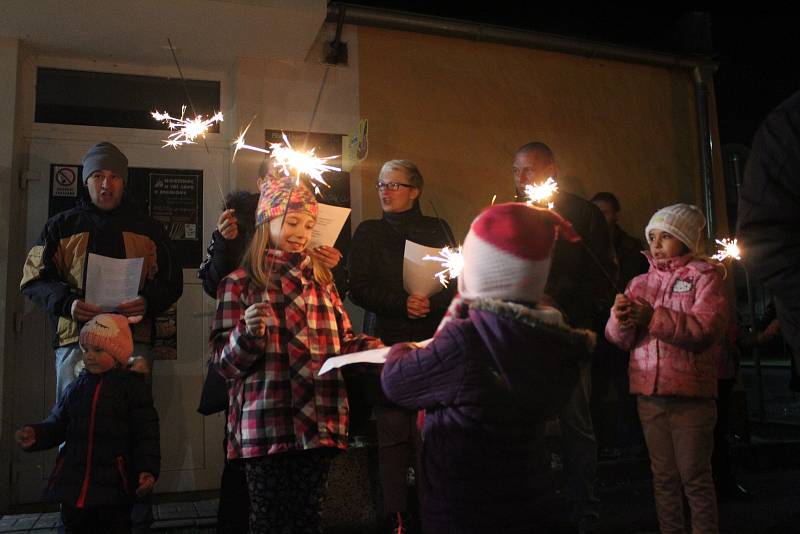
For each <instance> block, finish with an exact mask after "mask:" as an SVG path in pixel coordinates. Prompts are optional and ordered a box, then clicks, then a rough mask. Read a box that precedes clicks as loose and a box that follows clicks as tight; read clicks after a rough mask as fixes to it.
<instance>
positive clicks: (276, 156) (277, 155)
mask: <svg viewBox="0 0 800 534" xmlns="http://www.w3.org/2000/svg"><path fill="white" fill-rule="evenodd" d="M247 128H250V125H248V126H247ZM247 128H245V129H244V131H243V132H242V133H241V134H240V135H239V137H237V138H236V141H234V142H233V146H234V150H233V157H236V154H237V153H238V152H239V150H252V151H254V152H261V153H263V154H269V155H270V159H272V162H273V166H274V167H275V168H276V169H280V170H281V172H283V174H284V175H286V176H292V175H295V176H297V184H298V185H300V176H302V175H306V176H308V177H309V178H310V179H311V181H312V183H314V189H315V191H316V192H319V187H318V186H317V183H320V184H323V185H325V186H328V187H330V186H329V185H328V183H327V182H326V181H325V179H324V178H323V177H322V173H325V172H328V171H340V170H341V169H340V168H339V167H334V166H333V165H328V163H327V162H328V161H330V160H332V159H336V158H337V157H338V156H328V157H325V158H321V157H319V156H317V155H315V154H314V150H315V149H313V148H312V149H311V150H308V151H306V152H303V151H301V150H295V149H294V148H292V144H291V143H290V142H289V138H288V137H286V134H283V141H284V142H283V143H270V144H269V149H265V148H260V147H257V146H253V145H248V144H247V143H245V142H244V136H245V134H246V133H247Z"/></svg>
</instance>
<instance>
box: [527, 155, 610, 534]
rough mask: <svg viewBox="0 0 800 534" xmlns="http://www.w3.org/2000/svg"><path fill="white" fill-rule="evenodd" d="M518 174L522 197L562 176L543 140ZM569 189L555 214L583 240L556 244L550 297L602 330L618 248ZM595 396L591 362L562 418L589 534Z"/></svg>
mask: <svg viewBox="0 0 800 534" xmlns="http://www.w3.org/2000/svg"><path fill="white" fill-rule="evenodd" d="M512 171H513V174H514V185H515V186H516V189H517V195H518V197H520V198H522V199H524V198H525V195H524V191H525V186H526V185H528V184H538V183H543V182H545V181H546V180H547V179H548V178H553V179H557V178H558V169H557V167H556V162H555V156H554V154H553V151H552V150H550V147H548V146H547V145H546V144H544V143H540V142H532V143H528V144H526V145H523V146H522V147H520V148H519V150H517V152H516V154H515V156H514V165H513V167H512ZM564 185H565V184H561V187H560V190H559V191H558V193H557V194H556V197H555V201H554V204H555V205H554V207H553V210H554V211H555V212H557V213H558V214H559V215H561V216H562V217H564V218H565V219H567V220H568V221H570V222H571V223H572V225H573V226H574V228H575V230H576V231H577V232H578V234H579V235H580V236H581V238H582V241H583V242H582V243H570V242H566V241H558V242H556V245H555V249H554V251H553V263H552V267H551V268H550V275H549V277H548V279H547V285H546V287H545V293H546V294H547V295H548V296H549V297H550V298H552V299H553V300H554V301H555V304H556V305H557V306H558V307H559V308H560V309H561V310H562V311H563V312H564V315H565V319H566V321H567V323H568V324H569V325H570V326H572V327H573V328H588V329H591V330H594V331H595V332H600V331H602V329H603V327H604V324H605V322H606V320H607V319H608V314H609V311H608V310H609V308H610V306H611V303H612V300H613V297H614V288H613V287H612V285H611V283H610V282H609V281H608V279H607V276H606V274H604V272H603V271H604V270H605V272H606V273H607V274H608V275H609V276H615V274H616V269H617V268H616V261H615V259H614V250H613V249H612V247H611V240H610V236H609V232H608V227H607V226H606V222H605V219H604V218H603V214H602V213H601V212H600V210H599V209H598V208H597V206H595V205H594V204H592V203H591V202H589V201H587V200H584V199H582V198H581V197H579V196H577V195H575V194H572V193H571V192H569V191H566V190H564V189H565V188H564ZM590 394H591V363H590V362H589V363H586V364H584V365H582V366H581V370H580V378H579V379H578V384H577V386H576V387H575V389H574V390H573V393H572V397H571V398H570V400H569V401H568V402H567V404H566V405H565V406H564V408H563V409H562V410H561V412H560V414H559V422H560V424H561V433H562V437H563V439H562V445H563V452H564V470H565V475H566V476H565V478H566V494H567V499H568V501H569V505H570V515H571V520H572V521H573V522H574V523H575V524H576V526H578V527H579V529H581V530H584V531H590V530H592V529H593V528H594V526H595V525H596V524H597V522H598V519H599V508H600V506H599V501H598V500H597V498H596V497H595V495H594V479H595V473H596V471H597V441H596V439H595V435H594V428H593V426H592V417H591V413H590V409H589V404H590Z"/></svg>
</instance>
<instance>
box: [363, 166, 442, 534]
mask: <svg viewBox="0 0 800 534" xmlns="http://www.w3.org/2000/svg"><path fill="white" fill-rule="evenodd" d="M375 186H376V188H377V190H378V197H379V199H380V201H381V208H383V218H382V219H378V220H368V221H363V222H362V223H361V224H360V225H359V226H358V228H357V229H356V231H355V234H354V235H353V241H352V243H351V249H350V257H349V264H348V267H349V275H350V298H352V300H353V301H354V302H355V303H356V304H358V305H359V306H361V307H363V308H364V310H365V311H366V316H365V320H364V323H365V331H366V333H368V334H370V335H374V336H377V337H380V338H381V341H383V343H384V344H386V345H392V344H394V343H397V342H400V341H421V340H423V339H427V338H429V337H431V336H432V335H433V333H434V332H435V331H436V327H437V326H438V324H439V322H440V321H441V319H442V317H443V316H444V313H445V311H446V310H447V306H448V305H449V304H450V301H451V300H452V298H453V296H454V295H455V287H454V284H450V287H448V288H447V289H444V290H442V291H440V292H438V293H436V294H434V295H431V296H430V297H427V296H424V295H409V294H408V293H407V292H406V291H405V289H404V288H403V256H404V251H405V242H406V240H408V241H413V242H414V243H418V244H420V245H425V246H428V247H436V248H441V247H443V246H445V245H451V246H452V245H453V244H454V239H453V235H452V232H451V231H450V227H449V226H448V225H447V223H446V222H445V221H444V220H442V219H436V218H434V217H426V216H424V215H422V211H421V210H420V207H419V198H420V195H421V194H422V187H423V178H422V174H420V172H419V169H418V168H417V166H416V165H414V164H413V163H412V162H410V161H406V160H391V161H387V162H386V163H384V165H383V167H382V169H381V172H380V175H379V177H378V182H377V183H376V184H375ZM376 386H377V384H376ZM378 387H379V386H378ZM376 410H377V419H378V422H377V426H378V446H379V453H378V455H379V463H380V473H381V484H382V487H383V496H384V510H385V512H386V513H387V514H389V515H390V516H391V519H392V520H393V521H395V522H396V523H398V525H397V526H399V527H401V528H402V525H403V521H404V515H405V513H406V512H407V502H406V496H407V493H408V491H407V485H406V478H407V473H408V459H409V457H410V456H411V455H412V453H413V455H414V456H416V457H417V460H419V447H420V442H419V432H418V431H417V429H416V426H415V420H416V412H413V411H410V410H406V409H403V408H400V407H398V406H394V405H390V404H389V403H388V402H387V403H385V404H383V405H381V406H379V407H377V408H376ZM417 465H419V463H417Z"/></svg>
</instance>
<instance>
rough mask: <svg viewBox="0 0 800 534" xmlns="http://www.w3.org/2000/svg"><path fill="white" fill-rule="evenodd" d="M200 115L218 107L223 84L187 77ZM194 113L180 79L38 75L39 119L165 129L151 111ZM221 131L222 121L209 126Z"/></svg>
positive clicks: (45, 71)
mask: <svg viewBox="0 0 800 534" xmlns="http://www.w3.org/2000/svg"><path fill="white" fill-rule="evenodd" d="M186 88H187V90H188V92H189V96H191V98H192V102H193V103H194V106H195V109H196V110H197V113H199V114H201V115H204V116H211V115H212V114H213V113H214V112H216V111H219V102H220V97H219V92H220V82H218V81H209V80H186ZM183 105H185V106H187V109H186V114H187V115H188V116H192V115H193V113H192V108H191V106H189V102H188V100H187V97H186V91H185V90H184V88H183V84H182V83H181V80H180V78H159V77H155V76H137V75H133V74H114V73H107V72H87V71H78V70H65V69H50V68H39V69H38V70H37V73H36V119H35V120H36V122H41V123H51V124H80V125H85V126H112V127H116V128H141V129H146V130H166V129H167V127H166V126H165V125H164V124H163V123H160V122H158V121H156V120H155V119H153V117H152V116H151V115H150V113H151V112H152V111H156V110H158V111H161V112H165V111H166V112H167V113H169V114H170V115H172V116H174V117H179V116H180V113H181V106H183ZM209 131H210V132H213V133H218V132H219V124H215V125H214V126H213V127H212V128H210V129H209Z"/></svg>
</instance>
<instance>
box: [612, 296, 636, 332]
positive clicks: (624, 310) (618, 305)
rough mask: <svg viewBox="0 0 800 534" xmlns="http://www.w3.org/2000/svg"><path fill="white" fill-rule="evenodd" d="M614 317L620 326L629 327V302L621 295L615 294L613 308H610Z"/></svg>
mask: <svg viewBox="0 0 800 534" xmlns="http://www.w3.org/2000/svg"><path fill="white" fill-rule="evenodd" d="M611 311H612V313H613V314H614V317H615V318H616V319H617V321H619V322H620V324H621V325H622V326H630V323H629V318H630V314H631V301H630V300H629V299H628V297H626V296H625V295H623V294H622V293H617V296H616V297H615V298H614V306H613V307H612V308H611Z"/></svg>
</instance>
